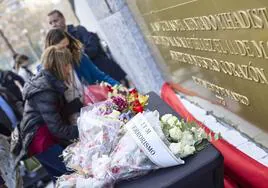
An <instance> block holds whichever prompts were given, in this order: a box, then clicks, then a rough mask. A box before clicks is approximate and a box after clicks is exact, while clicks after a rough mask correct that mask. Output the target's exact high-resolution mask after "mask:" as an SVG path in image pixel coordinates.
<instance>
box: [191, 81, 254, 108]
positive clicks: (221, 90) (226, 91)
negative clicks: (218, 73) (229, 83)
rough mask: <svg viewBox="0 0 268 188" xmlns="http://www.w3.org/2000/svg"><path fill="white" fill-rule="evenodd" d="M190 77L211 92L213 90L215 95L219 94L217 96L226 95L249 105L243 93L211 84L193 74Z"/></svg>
mask: <svg viewBox="0 0 268 188" xmlns="http://www.w3.org/2000/svg"><path fill="white" fill-rule="evenodd" d="M192 79H193V81H194V82H195V83H196V84H198V85H200V86H202V87H205V88H207V89H209V90H210V91H211V92H213V93H214V94H215V95H216V96H219V97H222V98H224V97H228V98H230V99H232V100H234V101H236V102H239V103H241V104H244V105H246V106H249V104H250V103H249V99H248V98H247V97H246V96H244V95H241V94H239V93H236V92H234V91H231V90H229V89H226V88H223V87H221V86H218V85H216V84H213V83H211V82H208V81H206V80H203V79H201V78H197V77H195V76H192Z"/></svg>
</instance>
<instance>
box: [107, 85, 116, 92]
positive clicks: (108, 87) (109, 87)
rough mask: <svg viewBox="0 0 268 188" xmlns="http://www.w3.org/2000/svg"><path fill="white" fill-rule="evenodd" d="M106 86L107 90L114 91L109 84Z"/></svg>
mask: <svg viewBox="0 0 268 188" xmlns="http://www.w3.org/2000/svg"><path fill="white" fill-rule="evenodd" d="M106 87H107V89H108V92H113V91H114V90H113V88H112V87H111V86H109V85H107V86H106Z"/></svg>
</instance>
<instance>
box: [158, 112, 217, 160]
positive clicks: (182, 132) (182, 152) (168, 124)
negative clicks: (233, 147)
mask: <svg viewBox="0 0 268 188" xmlns="http://www.w3.org/2000/svg"><path fill="white" fill-rule="evenodd" d="M161 123H162V129H163V132H164V134H165V135H166V137H167V139H168V140H169V141H170V143H171V144H170V145H169V149H170V150H171V152H172V153H173V154H174V155H179V156H180V157H181V158H185V157H187V156H189V155H191V154H193V153H195V152H197V151H200V150H202V149H203V148H204V147H205V145H206V144H207V143H208V142H207V140H211V138H212V137H211V135H210V134H206V132H205V130H204V129H203V128H201V127H199V126H198V125H197V124H196V123H194V122H185V121H184V120H179V119H178V118H177V117H176V116H174V115H172V114H165V115H164V116H162V117H161ZM217 137H218V135H215V139H217Z"/></svg>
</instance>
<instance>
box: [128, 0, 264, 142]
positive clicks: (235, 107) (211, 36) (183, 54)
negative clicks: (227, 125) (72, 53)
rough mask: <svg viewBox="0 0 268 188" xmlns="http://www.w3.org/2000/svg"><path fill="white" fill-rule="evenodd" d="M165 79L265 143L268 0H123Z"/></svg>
mask: <svg viewBox="0 0 268 188" xmlns="http://www.w3.org/2000/svg"><path fill="white" fill-rule="evenodd" d="M127 2H128V5H129V7H130V9H131V10H132V12H133V14H134V15H135V19H136V20H137V22H138V23H139V25H140V27H141V29H142V31H143V33H144V36H145V38H146V39H147V40H148V43H149V44H150V45H151V47H152V51H153V52H154V54H155V57H156V58H157V59H158V60H159V62H160V65H161V67H163V72H164V73H165V75H168V77H167V80H169V81H170V80H172V81H173V82H175V83H177V84H179V85H180V87H182V88H183V91H187V92H186V93H191V95H192V96H194V97H191V99H192V100H194V101H195V102H196V101H197V102H198V103H199V104H200V105H201V106H203V107H204V108H206V109H208V108H210V107H212V106H213V107H212V108H211V109H212V110H213V111H215V113H216V114H224V117H223V118H224V119H226V120H227V121H228V122H231V124H234V125H235V126H237V127H238V128H239V129H240V130H242V131H244V132H245V133H246V134H247V135H249V136H250V137H252V138H254V139H255V138H256V139H257V140H258V136H259V135H262V139H260V141H259V142H260V143H262V144H263V145H266V146H267V145H268V144H267V141H268V138H267V137H265V138H264V139H263V137H264V136H263V135H267V133H268V123H267V120H268V102H267V98H266V97H267V96H268V1H267V0H258V1H255V0H235V1H233V0H165V1H163V0H128V1H127Z"/></svg>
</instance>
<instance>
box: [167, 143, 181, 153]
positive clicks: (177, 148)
mask: <svg viewBox="0 0 268 188" xmlns="http://www.w3.org/2000/svg"><path fill="white" fill-rule="evenodd" d="M169 149H170V151H171V152H172V153H173V154H174V155H177V154H179V155H180V154H181V153H182V152H183V147H182V144H181V143H171V144H170V145H169Z"/></svg>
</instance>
